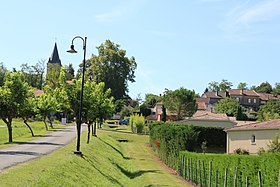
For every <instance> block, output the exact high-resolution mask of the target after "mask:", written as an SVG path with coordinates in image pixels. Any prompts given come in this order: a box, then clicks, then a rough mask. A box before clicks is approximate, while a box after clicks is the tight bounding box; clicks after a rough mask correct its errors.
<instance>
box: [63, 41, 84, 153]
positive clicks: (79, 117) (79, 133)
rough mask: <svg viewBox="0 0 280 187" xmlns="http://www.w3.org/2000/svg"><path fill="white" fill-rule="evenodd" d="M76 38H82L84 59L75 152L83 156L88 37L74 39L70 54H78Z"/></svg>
mask: <svg viewBox="0 0 280 187" xmlns="http://www.w3.org/2000/svg"><path fill="white" fill-rule="evenodd" d="M76 38H80V39H81V40H82V41H83V50H84V58H83V74H82V89H81V95H80V107H79V116H78V123H77V149H76V151H74V154H77V155H82V152H81V150H80V144H81V126H82V110H83V95H84V82H85V64H86V43H87V37H85V38H82V37H81V36H76V37H74V38H73V39H72V44H71V46H70V49H69V50H68V51H67V52H68V53H77V51H76V50H75V48H74V44H73V43H74V40H75V39H76Z"/></svg>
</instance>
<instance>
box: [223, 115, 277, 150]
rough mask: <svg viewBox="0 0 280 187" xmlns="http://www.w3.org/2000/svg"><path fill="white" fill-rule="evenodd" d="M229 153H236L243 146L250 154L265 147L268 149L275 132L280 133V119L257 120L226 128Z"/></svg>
mask: <svg viewBox="0 0 280 187" xmlns="http://www.w3.org/2000/svg"><path fill="white" fill-rule="evenodd" d="M225 131H226V132H227V153H228V154H230V153H234V151H235V150H237V149H239V148H241V149H243V150H247V151H248V152H249V153H250V154H257V153H258V151H259V150H260V149H261V148H263V149H265V150H267V149H268V145H269V144H270V143H271V142H272V139H273V138H274V136H275V134H277V135H278V137H279V133H280V120H269V121H264V122H256V123H251V124H248V125H242V126H236V127H234V128H230V129H226V130H225Z"/></svg>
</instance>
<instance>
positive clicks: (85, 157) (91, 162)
mask: <svg viewBox="0 0 280 187" xmlns="http://www.w3.org/2000/svg"><path fill="white" fill-rule="evenodd" d="M82 158H83V159H84V160H85V161H87V162H88V163H89V164H91V165H92V167H93V168H94V169H96V170H97V171H98V172H99V173H100V174H101V175H103V176H104V177H106V178H107V179H108V180H109V181H111V182H112V183H113V184H118V185H119V186H122V187H124V185H122V184H121V183H120V182H119V181H118V180H116V179H115V178H113V177H111V176H109V175H106V174H105V173H104V172H102V171H101V170H100V169H98V168H97V167H96V163H94V162H93V161H92V160H91V159H89V158H87V156H85V155H83V157H82Z"/></svg>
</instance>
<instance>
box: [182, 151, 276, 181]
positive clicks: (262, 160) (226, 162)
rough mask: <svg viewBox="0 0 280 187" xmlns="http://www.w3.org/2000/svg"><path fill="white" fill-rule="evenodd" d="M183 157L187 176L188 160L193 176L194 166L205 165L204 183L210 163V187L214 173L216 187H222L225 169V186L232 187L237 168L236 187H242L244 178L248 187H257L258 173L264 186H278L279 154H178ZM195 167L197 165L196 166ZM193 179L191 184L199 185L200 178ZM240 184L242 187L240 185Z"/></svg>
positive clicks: (183, 152)
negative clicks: (216, 182) (248, 184)
mask: <svg viewBox="0 0 280 187" xmlns="http://www.w3.org/2000/svg"><path fill="white" fill-rule="evenodd" d="M183 157H185V160H186V163H187V164H186V171H187V175H188V171H189V170H188V166H190V159H191V162H192V167H191V168H192V169H191V171H193V174H195V172H194V171H195V168H196V167H195V165H196V164H198V163H200V167H199V168H201V166H202V165H201V164H202V162H203V163H204V165H205V167H204V168H205V174H206V182H207V183H208V182H209V181H208V179H209V165H210V162H211V163H212V171H211V173H212V175H211V181H212V186H214V184H215V180H216V179H215V177H216V175H215V174H216V172H217V173H218V186H223V184H224V174H225V169H226V168H227V173H228V175H227V179H228V180H227V185H228V186H234V184H233V181H234V180H233V179H234V175H235V172H236V168H237V179H238V180H237V183H238V184H237V186H243V185H244V184H245V181H246V177H248V179H249V183H250V186H258V171H261V173H262V181H263V184H264V186H277V185H278V175H279V169H280V154H279V153H277V154H262V155H260V156H253V155H236V154H231V155H225V154H199V153H191V152H187V151H182V152H180V159H182V158H183ZM178 163H179V171H184V169H183V165H181V164H180V163H181V160H178ZM196 166H197V165H196ZM198 173H199V171H198ZM197 179H198V180H196V178H195V177H193V182H195V183H199V180H200V176H199V175H198V177H197ZM241 183H242V184H243V185H241Z"/></svg>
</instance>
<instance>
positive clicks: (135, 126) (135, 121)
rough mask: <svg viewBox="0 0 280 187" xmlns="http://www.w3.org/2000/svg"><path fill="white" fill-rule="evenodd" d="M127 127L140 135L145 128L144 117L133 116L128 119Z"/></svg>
mask: <svg viewBox="0 0 280 187" xmlns="http://www.w3.org/2000/svg"><path fill="white" fill-rule="evenodd" d="M129 125H130V127H131V130H132V132H134V133H137V134H141V133H142V132H143V129H144V126H145V117H144V116H142V115H140V116H139V115H138V114H133V115H131V116H130V118H129Z"/></svg>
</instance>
